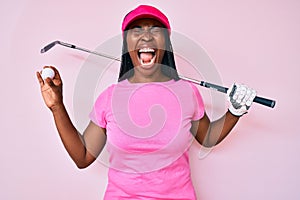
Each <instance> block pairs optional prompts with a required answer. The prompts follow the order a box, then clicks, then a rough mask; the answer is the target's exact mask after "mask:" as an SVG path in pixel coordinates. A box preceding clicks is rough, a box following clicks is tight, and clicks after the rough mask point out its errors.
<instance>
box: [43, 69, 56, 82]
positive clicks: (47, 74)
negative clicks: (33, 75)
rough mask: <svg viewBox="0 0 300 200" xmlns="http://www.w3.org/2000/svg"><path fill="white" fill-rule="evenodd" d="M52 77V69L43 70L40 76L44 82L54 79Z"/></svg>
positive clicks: (53, 73)
mask: <svg viewBox="0 0 300 200" xmlns="http://www.w3.org/2000/svg"><path fill="white" fill-rule="evenodd" d="M54 75H55V72H54V70H53V69H51V68H48V67H47V68H44V69H43V70H42V73H41V76H42V78H43V79H44V80H45V79H46V78H48V77H49V78H51V79H53V78H54Z"/></svg>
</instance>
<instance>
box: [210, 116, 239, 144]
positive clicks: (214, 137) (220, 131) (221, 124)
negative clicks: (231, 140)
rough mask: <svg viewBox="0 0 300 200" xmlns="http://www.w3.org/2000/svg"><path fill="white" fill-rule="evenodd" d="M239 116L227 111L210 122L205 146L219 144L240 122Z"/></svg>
mask: <svg viewBox="0 0 300 200" xmlns="http://www.w3.org/2000/svg"><path fill="white" fill-rule="evenodd" d="M238 120H239V117H236V116H234V115H232V114H231V113H230V112H229V111H227V112H226V113H225V114H224V115H223V116H222V117H221V118H220V119H218V120H216V121H213V122H211V123H210V126H209V129H208V133H207V138H206V140H205V146H209V147H212V146H214V145H217V144H219V143H220V142H222V141H223V140H224V138H226V137H227V136H228V134H229V133H230V131H231V130H232V129H233V127H234V126H235V125H236V123H237V122H238Z"/></svg>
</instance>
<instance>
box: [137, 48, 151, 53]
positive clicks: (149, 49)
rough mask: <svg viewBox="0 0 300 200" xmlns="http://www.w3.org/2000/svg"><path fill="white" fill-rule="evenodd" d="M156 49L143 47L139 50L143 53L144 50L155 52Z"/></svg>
mask: <svg viewBox="0 0 300 200" xmlns="http://www.w3.org/2000/svg"><path fill="white" fill-rule="evenodd" d="M154 51H155V50H154V49H151V48H143V49H140V50H139V52H140V53H142V52H145V53H147V52H154Z"/></svg>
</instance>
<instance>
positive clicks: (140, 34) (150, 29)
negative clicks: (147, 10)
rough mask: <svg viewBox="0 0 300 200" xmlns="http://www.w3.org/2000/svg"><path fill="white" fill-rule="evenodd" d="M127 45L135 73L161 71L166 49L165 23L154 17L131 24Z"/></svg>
mask: <svg viewBox="0 0 300 200" xmlns="http://www.w3.org/2000/svg"><path fill="white" fill-rule="evenodd" d="M126 39H127V46H128V52H129V55H130V58H131V60H132V63H133V65H134V72H135V73H134V74H135V75H142V76H148V77H149V76H154V75H158V74H159V73H161V70H160V63H161V61H162V58H163V56H164V51H165V35H164V28H163V25H162V24H161V23H160V22H158V21H156V20H154V19H140V20H136V21H134V22H133V23H132V24H130V26H129V30H128V33H127V38H126Z"/></svg>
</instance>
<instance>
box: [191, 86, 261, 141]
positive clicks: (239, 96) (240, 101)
mask: <svg viewBox="0 0 300 200" xmlns="http://www.w3.org/2000/svg"><path fill="white" fill-rule="evenodd" d="M227 95H228V100H229V102H230V104H231V105H230V107H229V109H228V111H227V112H226V113H225V114H224V116H222V117H221V118H220V119H218V120H216V121H213V122H210V119H209V118H208V116H207V115H206V114H205V113H204V116H203V117H202V118H201V119H200V120H199V121H194V122H192V128H191V131H192V133H193V134H195V138H196V140H197V141H198V142H199V143H200V144H202V145H203V146H206V147H212V146H215V145H217V144H219V143H220V142H222V141H223V140H224V138H226V137H227V136H228V135H229V133H230V131H231V130H232V129H233V127H234V126H235V125H236V123H237V122H238V120H239V118H240V117H241V116H242V115H244V114H245V113H247V111H248V109H249V108H250V106H251V104H252V102H253V99H254V98H255V96H256V91H254V90H253V89H251V88H248V87H247V86H245V85H240V84H234V85H233V86H232V87H231V88H230V89H229V90H228V93H227Z"/></svg>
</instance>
